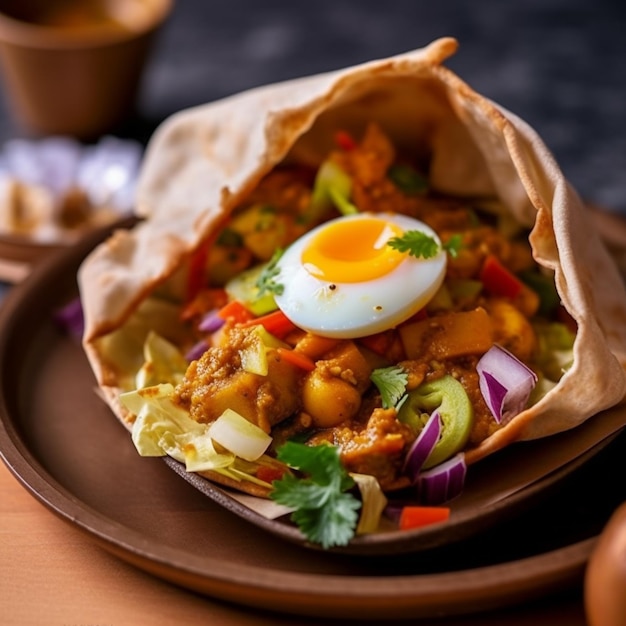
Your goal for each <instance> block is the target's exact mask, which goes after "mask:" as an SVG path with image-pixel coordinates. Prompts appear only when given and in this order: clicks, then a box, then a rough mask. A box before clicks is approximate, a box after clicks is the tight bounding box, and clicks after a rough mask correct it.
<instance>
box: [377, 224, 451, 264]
mask: <svg viewBox="0 0 626 626" xmlns="http://www.w3.org/2000/svg"><path fill="white" fill-rule="evenodd" d="M387 245H388V246H391V247H392V248H394V249H395V250H398V251H399V252H407V253H408V254H409V255H410V256H414V257H417V258H420V257H422V258H424V259H430V258H431V257H434V256H435V255H436V254H437V253H438V252H439V244H438V243H437V241H436V240H435V238H434V237H431V236H430V235H427V234H426V233H423V232H422V231H421V230H407V231H406V232H405V233H404V234H403V235H402V236H401V237H392V238H391V239H390V240H389V241H388V242H387Z"/></svg>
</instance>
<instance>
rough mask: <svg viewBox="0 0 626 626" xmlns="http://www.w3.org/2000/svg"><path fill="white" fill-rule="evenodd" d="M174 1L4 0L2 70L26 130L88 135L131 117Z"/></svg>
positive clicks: (0, 34) (9, 99)
mask: <svg viewBox="0 0 626 626" xmlns="http://www.w3.org/2000/svg"><path fill="white" fill-rule="evenodd" d="M172 4H173V0H0V70H1V71H2V78H3V79H4V81H3V82H4V87H5V90H6V97H7V104H8V105H9V106H10V107H11V109H12V111H13V112H14V114H15V117H16V119H17V121H18V122H19V123H20V124H21V125H22V126H23V127H24V129H25V130H26V131H27V132H30V133H32V134H36V135H51V134H56V135H70V136H73V137H76V138H78V139H83V140H89V139H93V138H95V137H97V136H99V135H101V134H103V133H106V132H112V131H113V130H114V129H115V128H116V127H117V126H118V125H120V124H122V123H123V122H124V121H126V120H127V119H129V118H130V117H132V114H133V113H134V108H135V104H136V99H137V96H138V92H139V87H140V83H141V78H142V75H143V71H144V69H145V67H146V64H147V61H148V58H149V55H150V52H151V49H152V46H153V43H154V36H155V34H156V32H157V31H158V29H159V28H160V26H161V25H162V24H163V22H164V21H165V20H166V18H167V17H168V15H169V14H170V12H171V9H172Z"/></svg>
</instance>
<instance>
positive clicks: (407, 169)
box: [387, 163, 428, 196]
mask: <svg viewBox="0 0 626 626" xmlns="http://www.w3.org/2000/svg"><path fill="white" fill-rule="evenodd" d="M387 176H389V178H390V179H391V181H392V182H393V183H394V185H395V186H396V187H397V188H398V189H400V191H403V192H404V193H405V194H406V195H407V196H417V195H422V194H424V193H426V192H427V191H428V179H427V178H426V177H424V176H423V175H422V174H420V173H419V172H418V171H417V170H416V169H415V168H414V167H412V166H411V165H409V164H407V163H396V164H394V165H392V166H391V167H390V168H389V170H388V171H387Z"/></svg>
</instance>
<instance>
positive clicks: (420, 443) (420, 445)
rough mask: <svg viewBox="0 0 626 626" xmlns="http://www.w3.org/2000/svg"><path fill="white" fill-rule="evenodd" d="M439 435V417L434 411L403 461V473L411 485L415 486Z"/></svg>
mask: <svg viewBox="0 0 626 626" xmlns="http://www.w3.org/2000/svg"><path fill="white" fill-rule="evenodd" d="M440 435H441V416H440V415H439V411H438V410H435V411H433V413H432V415H431V416H430V417H429V418H428V421H427V422H426V424H425V425H424V428H422V430H421V432H420V434H419V435H418V436H417V439H415V441H414V442H413V445H411V447H410V448H409V451H408V452H407V455H406V458H405V460H404V472H405V473H406V474H407V475H408V476H409V478H410V479H411V484H415V483H416V481H417V480H418V477H419V472H420V470H421V469H422V466H423V465H424V463H425V462H426V459H427V458H428V457H429V455H430V453H431V452H432V451H433V448H434V447H435V445H436V444H437V442H438V441H439V437H440Z"/></svg>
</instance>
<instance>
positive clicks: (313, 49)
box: [0, 0, 626, 214]
mask: <svg viewBox="0 0 626 626" xmlns="http://www.w3.org/2000/svg"><path fill="white" fill-rule="evenodd" d="M444 35H451V36H454V37H456V38H457V39H458V40H459V42H460V49H459V52H458V53H457V55H456V56H455V57H454V58H452V59H451V60H449V61H448V62H447V65H448V66H449V67H450V68H451V69H453V70H454V71H456V72H457V73H458V74H459V75H460V76H461V77H462V78H463V79H464V80H465V81H466V82H468V83H469V84H470V85H471V86H472V87H473V88H475V89H476V90H477V91H479V92H480V93H482V94H483V95H486V96H488V97H490V98H491V99H493V100H495V101H496V102H498V103H499V104H501V105H502V106H504V107H506V108H507V109H509V110H511V111H512V112H514V113H516V114H517V115H519V116H520V117H522V118H523V119H525V120H526V121H527V122H529V123H530V124H531V125H532V126H533V127H534V128H535V129H536V130H537V131H538V132H539V134H540V135H541V136H542V137H543V139H544V141H545V142H546V144H547V145H548V147H549V148H550V149H551V150H552V151H553V153H554V154H555V156H556V158H557V160H558V162H559V163H560V165H561V167H562V169H563V170H564V172H565V174H566V175H567V176H568V178H569V179H570V180H571V181H572V182H573V184H574V186H575V187H576V188H577V189H578V190H579V191H580V193H581V194H582V195H583V196H584V197H586V198H588V199H590V200H592V201H595V202H597V203H600V204H602V205H604V206H606V207H608V208H609V209H612V210H617V211H620V212H623V213H624V214H626V3H625V2H622V1H621V0H614V1H610V0H595V1H594V0H474V1H463V0H434V1H429V2H425V1H420V0H362V1H357V0H347V1H342V0H314V1H310V2H298V1H291V2H289V1H287V0H269V1H265V2H263V1H258V2H256V1H254V0H248V1H246V0H177V2H176V7H175V9H174V12H173V14H172V16H171V19H170V20H169V22H168V23H167V24H166V26H165V28H164V30H163V31H162V32H161V36H160V38H159V39H158V45H157V48H156V50H155V54H154V56H153V59H152V63H151V64H150V66H149V68H148V72H147V74H146V77H145V81H144V84H143V91H142V96H141V101H140V119H138V120H136V121H135V123H134V124H133V125H131V126H129V128H128V129H125V131H124V132H125V133H127V134H131V135H135V136H136V137H138V138H140V139H142V140H145V139H146V138H148V137H149V135H150V133H151V132H152V130H153V129H154V127H155V125H156V124H158V123H159V122H160V121H161V120H162V119H163V118H165V117H166V116H167V115H169V114H171V113H173V112H175V111H176V110H179V109H181V108H186V107H189V106H192V105H196V104H200V103H204V102H208V101H211V100H215V99H217V98H221V97H223V96H227V95H230V94H232V93H235V92H238V91H241V90H244V89H247V88H250V87H254V86H257V85H261V84H265V83H269V82H275V81H279V80H285V79H289V78H294V77H297V76H301V75H308V74H313V73H317V72H321V71H326V70H332V69H337V68H340V67H343V66H347V65H351V64H354V63H358V62H361V61H367V60H371V59H374V58H379V57H385V56H389V55H392V54H396V53H400V52H405V51H407V50H411V49H413V48H418V47H421V46H423V45H425V44H427V43H429V42H430V41H431V40H433V39H435V38H437V37H440V36H444ZM20 132H21V131H20V130H19V129H17V128H15V127H14V125H13V123H12V121H11V119H10V117H9V115H8V111H7V108H6V103H5V102H4V101H3V99H1V98H0V141H3V140H5V139H7V138H9V137H13V136H18V135H19V134H20Z"/></svg>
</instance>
